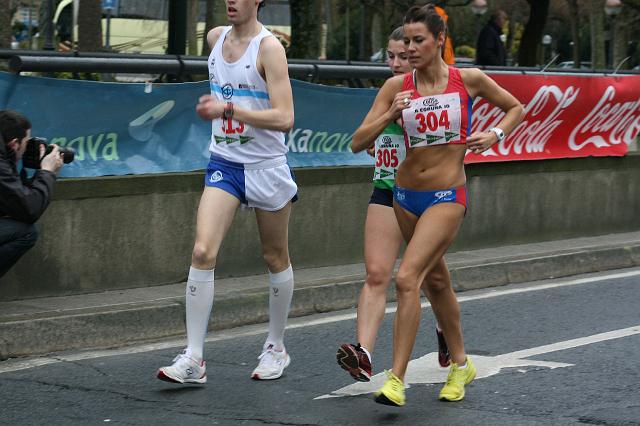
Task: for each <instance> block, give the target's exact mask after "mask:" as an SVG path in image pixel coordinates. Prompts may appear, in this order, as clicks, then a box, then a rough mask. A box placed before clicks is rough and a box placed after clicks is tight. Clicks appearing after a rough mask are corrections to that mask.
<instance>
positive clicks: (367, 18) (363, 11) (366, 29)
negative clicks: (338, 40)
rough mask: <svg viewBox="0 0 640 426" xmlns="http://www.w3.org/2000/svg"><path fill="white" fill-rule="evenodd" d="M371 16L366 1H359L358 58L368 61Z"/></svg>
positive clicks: (369, 54)
mask: <svg viewBox="0 0 640 426" xmlns="http://www.w3.org/2000/svg"><path fill="white" fill-rule="evenodd" d="M372 23H373V16H372V11H371V7H369V5H368V4H367V2H366V1H365V2H361V3H360V37H359V40H358V60H360V61H368V60H369V58H370V57H371V53H372V52H371V30H372Z"/></svg>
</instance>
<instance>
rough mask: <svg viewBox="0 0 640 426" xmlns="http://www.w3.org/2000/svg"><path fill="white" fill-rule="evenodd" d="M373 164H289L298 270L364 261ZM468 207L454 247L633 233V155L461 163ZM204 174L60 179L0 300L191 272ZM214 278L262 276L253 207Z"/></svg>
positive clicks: (637, 185)
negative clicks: (295, 191)
mask: <svg viewBox="0 0 640 426" xmlns="http://www.w3.org/2000/svg"><path fill="white" fill-rule="evenodd" d="M371 175H372V171H371V169H370V168H365V167H343V168H318V169H300V170H296V176H297V179H298V183H299V185H300V201H299V202H298V203H296V204H295V206H294V210H293V214H292V218H291V226H290V251H291V257H292V262H293V263H294V266H295V267H296V268H305V267H316V266H327V265H336V264H349V263H359V262H362V251H363V242H362V231H363V224H364V218H365V213H366V206H367V202H368V199H369V196H370V193H371V182H370V179H371ZM467 175H468V189H469V211H468V214H467V218H466V219H465V222H464V225H463V228H462V230H461V232H460V235H459V237H458V239H457V241H456V243H455V245H454V246H453V247H452V248H451V251H456V250H461V249H471V248H480V247H491V246H497V245H502V244H514V243H526V242H536V241H546V240H555V239H563V238H569V237H576V236H590V235H601V234H607V233H615V232H627V231H634V230H640V220H638V219H639V218H638V212H640V155H638V154H632V155H629V156H627V157H624V158H584V159H571V160H569V159H563V160H547V161H531V162H511V163H498V164H474V165H469V166H467ZM201 190H202V175H201V174H200V173H188V174H170V175H150V176H131V177H105V178H96V179H73V180H64V181H61V182H59V183H58V185H57V188H56V195H55V199H54V201H53V203H52V204H51V206H50V208H49V209H48V210H47V212H46V213H45V215H44V216H43V218H42V219H41V221H40V225H41V230H42V234H41V239H40V241H39V243H38V245H37V246H36V247H35V248H34V249H33V250H31V251H30V252H29V253H28V254H27V255H25V256H24V257H23V259H21V260H20V262H19V263H18V264H17V265H16V267H15V268H14V269H13V270H12V271H10V272H9V273H8V274H7V275H6V276H5V277H4V278H3V279H2V280H1V281H0V300H14V299H23V298H30V297H40V296H51V295H65V294H75V293H83V292H96V291H101V290H106V289H111V290H113V289H118V288H132V287H142V286H153V285H161V284H167V283H174V282H180V281H184V280H186V274H187V270H188V266H189V262H190V256H191V248H192V244H193V238H194V226H195V212H196V208H197V205H198V200H199V196H200V193H201ZM218 265H219V266H218V268H217V269H216V276H217V277H228V276H242V275H251V274H258V273H263V272H264V271H265V267H264V265H263V263H262V259H261V256H260V247H259V241H258V235H257V227H256V223H255V216H254V214H253V213H251V212H247V211H239V212H238V214H237V216H236V219H235V222H234V225H233V227H232V229H231V231H230V233H229V235H228V237H227V238H226V240H225V242H224V245H223V247H222V251H221V253H220V256H219V258H218Z"/></svg>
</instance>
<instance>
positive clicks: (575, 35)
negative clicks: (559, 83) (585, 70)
mask: <svg viewBox="0 0 640 426" xmlns="http://www.w3.org/2000/svg"><path fill="white" fill-rule="evenodd" d="M567 4H568V5H569V18H570V19H569V24H570V25H571V40H572V41H573V48H572V53H573V67H574V68H580V62H581V56H580V13H579V10H578V0H567Z"/></svg>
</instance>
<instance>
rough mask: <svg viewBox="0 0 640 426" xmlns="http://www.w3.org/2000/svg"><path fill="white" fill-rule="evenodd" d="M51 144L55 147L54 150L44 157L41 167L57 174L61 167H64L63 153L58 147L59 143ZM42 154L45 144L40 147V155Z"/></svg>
mask: <svg viewBox="0 0 640 426" xmlns="http://www.w3.org/2000/svg"><path fill="white" fill-rule="evenodd" d="M51 146H52V147H53V150H52V151H51V152H50V153H49V155H46V156H45V157H44V158H43V159H42V163H41V165H40V168H41V169H42V170H48V171H50V172H52V173H55V174H56V175H57V174H58V172H59V171H60V169H61V168H62V156H63V154H61V153H60V150H59V149H58V145H51ZM42 154H44V146H42V147H40V155H42Z"/></svg>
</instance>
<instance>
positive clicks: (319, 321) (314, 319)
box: [0, 270, 640, 374]
mask: <svg viewBox="0 0 640 426" xmlns="http://www.w3.org/2000/svg"><path fill="white" fill-rule="evenodd" d="M639 275H640V270H633V271H628V272H621V273H615V274H608V275H599V276H594V277H588V278H579V279H574V280H568V281H558V282H553V283H548V284H529V285H516V287H515V288H506V289H505V288H502V289H501V288H489V289H483V290H478V291H479V292H480V293H477V294H471V295H468V296H465V295H461V296H458V301H459V302H460V303H465V302H471V301H474V300H482V299H489V298H494V297H502V296H510V295H514V294H522V293H529V292H535V291H544V290H549V289H554V288H560V287H569V286H575V285H582V284H590V283H594V282H598V281H605V280H611V279H618V278H629V277H635V276H639ZM422 307H423V308H427V307H430V304H429V303H428V302H425V303H422ZM395 311H396V307H395V306H390V307H388V308H386V310H385V312H386V313H394V312H395ZM355 318H356V313H355V311H353V312H349V313H338V314H334V313H330V314H320V315H312V316H310V317H300V318H291V319H289V325H288V326H287V329H288V330H291V329H296V328H304V327H312V326H316V325H323V324H331V323H335V322H340V321H346V320H353V319H355ZM266 332H267V331H266V329H265V325H264V324H256V325H250V326H244V327H238V328H235V329H230V330H223V331H217V332H214V333H212V334H213V335H210V336H209V337H207V339H206V342H218V341H222V340H230V339H236V338H240V337H248V336H256V335H260V334H266ZM578 340H579V339H578ZM184 345H185V339H184V338H181V339H175V340H170V341H164V342H160V343H153V344H147V345H139V346H133V347H126V348H119V349H105V350H98V351H83V352H78V353H73V354H67V355H58V356H56V357H46V356H45V357H38V358H30V359H25V360H23V359H16V360H7V361H3V362H0V374H2V373H8V372H11V371H19V370H26V369H30V368H35V367H41V366H44V365H50V364H57V363H60V362H76V361H82V360H87V359H95V358H103V357H110V356H120V355H131V354H138V353H144V352H152V351H158V350H163V349H171V348H180V347H183V346H184ZM527 356H532V355H527Z"/></svg>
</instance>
